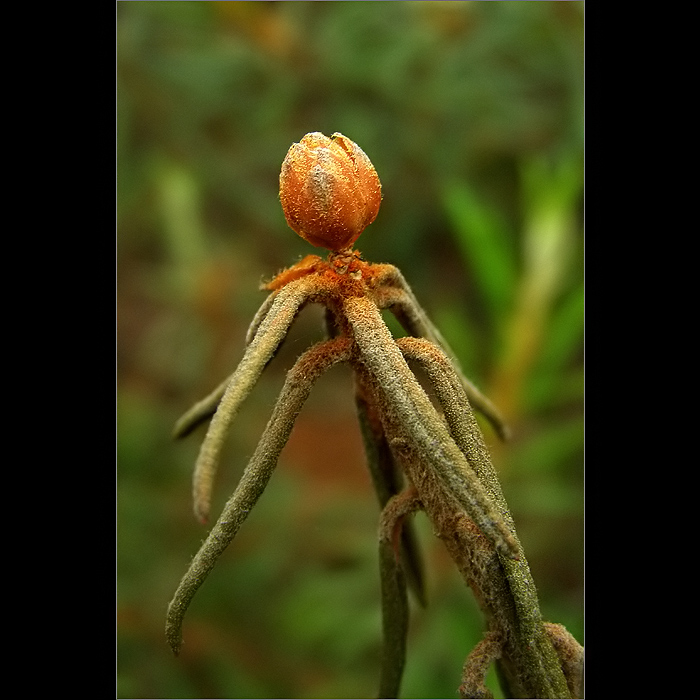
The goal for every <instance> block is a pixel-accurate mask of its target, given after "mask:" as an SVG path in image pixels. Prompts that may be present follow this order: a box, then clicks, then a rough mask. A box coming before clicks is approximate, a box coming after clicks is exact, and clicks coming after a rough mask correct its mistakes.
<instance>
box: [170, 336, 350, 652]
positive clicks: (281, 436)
mask: <svg viewBox="0 0 700 700" xmlns="http://www.w3.org/2000/svg"><path fill="white" fill-rule="evenodd" d="M350 348H351V343H350V340H349V339H348V338H336V339H334V340H328V341H325V342H322V343H319V344H317V345H315V346H314V347H312V348H311V349H309V350H307V351H306V352H305V353H304V354H303V355H302V356H301V357H300V358H299V359H298V360H297V362H296V363H295V365H294V366H293V367H292V369H291V370H290V371H289V373H288V374H287V379H286V381H285V384H284V387H283V389H282V392H281V393H280V396H279V399H278V401H277V403H276V405H275V408H274V410H273V412H272V416H271V417H270V420H269V422H268V424H267V427H266V428H265V431H264V432H263V435H262V437H261V439H260V442H259V443H258V446H257V448H256V450H255V453H254V454H253V457H252V458H251V460H250V462H249V463H248V466H247V467H246V469H245V471H244V472H243V476H242V477H241V480H240V482H239V484H238V486H237V487H236V490H235V491H234V493H233V495H232V496H231V498H230V499H229V500H228V502H227V503H226V505H225V506H224V509H223V511H222V513H221V516H220V517H219V519H218V521H217V522H216V524H215V525H214V527H213V528H212V530H211V532H210V533H209V536H208V537H207V539H206V540H205V542H204V544H203V545H202V547H201V548H200V550H199V552H197V554H196V555H195V557H194V559H193V560H192V562H191V564H190V567H189V570H188V571H187V573H186V574H185V576H184V577H183V579H182V581H181V582H180V585H179V586H178V588H177V590H176V592H175V595H174V597H173V599H172V601H171V602H170V605H169V606H168V614H167V620H166V628H165V630H166V637H167V640H168V643H169V644H170V647H171V648H172V650H173V652H174V653H175V654H178V653H179V651H180V647H181V645H182V620H183V618H184V615H185V613H186V611H187V608H188V606H189V604H190V601H191V600H192V598H193V596H194V594H195V593H196V592H197V589H198V588H199V587H200V586H201V585H202V583H203V582H204V580H205V579H206V577H207V575H208V574H209V572H210V571H211V570H212V569H213V568H214V565H215V564H216V561H217V559H218V558H219V556H220V555H221V554H222V552H223V551H224V550H225V549H226V547H228V545H229V544H230V543H231V542H232V541H233V539H234V537H235V536H236V534H237V533H238V530H239V528H240V527H241V525H242V524H243V522H244V521H245V519H246V518H247V517H248V513H250V511H251V509H252V508H253V506H254V505H255V504H256V503H257V501H258V498H259V497H260V495H261V494H262V492H263V491H264V490H265V487H266V486H267V483H268V481H269V479H270V477H271V476H272V472H273V471H274V468H275V466H276V465H277V460H278V458H279V454H280V452H281V451H282V448H283V447H284V446H285V444H286V443H287V440H288V439H289V435H290V434H291V431H292V428H293V426H294V422H295V420H296V417H297V415H298V414H299V411H300V410H301V407H302V405H303V404H304V402H305V401H306V399H307V397H308V395H309V392H310V391H311V388H312V386H313V384H314V382H315V381H316V380H317V379H318V378H319V377H320V376H321V375H322V374H323V373H324V372H325V371H326V370H328V369H330V368H331V367H332V366H333V365H335V364H336V363H338V362H343V361H347V360H348V358H349V355H350Z"/></svg>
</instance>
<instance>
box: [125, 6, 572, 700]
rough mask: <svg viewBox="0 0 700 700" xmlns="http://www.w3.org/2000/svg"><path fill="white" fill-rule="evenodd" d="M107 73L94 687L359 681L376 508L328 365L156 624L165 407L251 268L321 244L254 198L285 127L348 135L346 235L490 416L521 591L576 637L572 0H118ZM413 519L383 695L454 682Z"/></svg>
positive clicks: (217, 354)
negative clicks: (179, 596) (391, 282)
mask: <svg viewBox="0 0 700 700" xmlns="http://www.w3.org/2000/svg"><path fill="white" fill-rule="evenodd" d="M117 96H118V102H117V156H118V171H117V174H118V183H117V184H118V197H117V217H118V221H117V223H118V230H117V261H118V266H117V282H118V287H117V293H118V298H117V322H118V341H117V351H118V353H117V354H118V357H117V359H118V365H117V370H118V405H117V408H118V424H117V437H118V482H117V487H118V501H117V508H118V512H117V515H118V519H117V524H118V540H117V546H118V581H117V605H118V610H117V623H118V625H117V643H118V655H117V665H118V668H117V671H118V687H117V695H118V697H120V698H205V697H210V698H242V697H248V698H277V697H287V698H295V697H296V698H350V697H354V698H362V697H374V695H375V693H376V683H377V678H378V668H379V658H378V657H379V648H380V647H379V645H380V634H381V633H380V625H381V621H380V610H379V581H378V574H377V553H376V526H377V517H378V508H377V505H376V501H375V498H374V495H373V493H372V491H371V486H370V481H369V477H368V475H367V474H366V469H365V467H364V463H363V455H362V449H361V445H360V437H359V431H358V428H357V424H356V420H355V416H354V407H353V402H352V378H351V376H350V374H349V372H348V370H347V368H345V367H340V368H336V369H334V370H332V371H331V372H330V373H329V374H328V375H327V376H325V377H323V378H322V380H321V381H320V382H319V384H318V385H317V386H316V387H315V389H314V391H313V393H312V395H311V398H310V400H309V402H308V404H307V405H306V406H305V408H304V410H303V412H302V414H301V415H300V417H299V420H298V423H297V426H296V428H295V430H294V433H293V436H292V439H291V440H290V443H289V444H288V446H287V447H286V448H285V450H284V452H283V454H282V458H281V460H280V464H279V466H278V469H277V472H276V473H275V475H274V477H273V479H272V481H271V484H270V486H269V488H268V490H267V491H266V492H265V494H264V496H263V498H262V499H261V501H260V503H259V505H258V507H257V508H256V510H255V511H253V513H252V515H251V516H250V518H249V520H248V521H247V522H246V523H245V525H244V527H243V529H242V531H241V533H240V535H239V537H238V538H237V540H236V541H235V542H234V544H233V545H232V546H231V547H230V548H229V550H227V552H226V553H225V554H224V556H223V557H222V559H221V560H220V562H219V564H218V565H217V567H216V569H215V570H214V572H213V573H212V574H211V576H210V577H209V579H208V580H207V582H206V584H205V585H204V586H203V587H202V588H201V589H200V591H199V593H198V594H197V596H196V598H195V599H194V602H193V604H192V606H191V608H190V611H189V613H188V616H187V618H186V621H185V628H184V638H185V646H184V648H183V651H182V653H181V655H180V657H179V658H174V657H173V656H172V655H171V653H170V651H169V649H168V647H167V645H166V643H165V638H164V631H163V629H164V617H165V611H166V606H167V603H168V601H169V600H170V598H171V596H172V594H173V592H174V590H175V588H176V586H177V583H178V581H179V579H180V577H181V575H182V574H183V573H184V571H185V570H186V567H187V565H188V563H189V560H190V558H191V557H192V556H193V555H194V553H195V552H196V550H197V548H198V546H199V544H200V542H201V541H202V539H203V538H204V537H205V535H206V528H203V527H202V526H200V525H199V524H198V523H197V522H196V521H195V519H194V517H193V515H192V510H191V500H190V478H191V471H192V467H193V465H194V461H195V458H196V454H197V450H198V446H199V443H200V442H201V439H202V436H203V429H200V430H198V431H197V433H196V434H195V435H192V436H190V438H188V439H187V440H185V441H183V442H179V443H173V442H172V441H171V439H170V431H171V428H172V425H173V423H174V421H175V420H176V419H177V418H178V416H179V415H180V414H181V413H182V412H183V411H184V410H186V409H187V408H188V407H189V406H190V405H191V403H193V402H194V401H195V400H198V399H199V398H201V397H202V396H204V395H205V394H207V393H208V392H209V391H210V390H211V389H212V388H213V387H214V386H216V385H217V384H218V383H219V382H220V381H221V380H222V379H223V377H225V376H227V375H228V374H229V373H230V372H231V371H232V370H233V369H234V367H235V365H236V364H237V362H238V361H239V359H240V357H241V355H242V352H243V339H244V336H245V331H246V328H247V325H248V323H249V321H250V319H251V318H252V316H253V314H254V312H255V310H256V309H257V307H258V305H259V304H260V303H261V302H262V300H263V298H264V293H262V292H260V291H259V289H258V287H259V284H260V282H261V281H262V280H264V279H269V278H270V277H271V276H272V275H274V274H275V273H276V272H277V271H279V270H280V269H281V268H283V267H286V266H288V265H290V264H292V263H294V262H295V261H296V260H298V259H299V258H300V257H302V256H303V255H306V254H308V253H321V254H323V252H322V251H319V250H318V249H314V248H311V247H310V246H309V245H308V244H306V243H305V242H304V241H302V240H301V239H300V238H298V237H297V236H295V235H294V234H293V233H292V231H291V230H290V229H289V228H288V227H287V225H286V223H285V221H284V218H283V216H282V213H281V209H280V206H279V200H278V196H277V191H278V175H279V169H280V165H281V163H282V160H283V158H284V156H285V154H286V152H287V149H288V148H289V146H290V145H291V144H292V143H293V142H295V141H299V139H300V138H301V137H302V136H303V135H304V134H305V133H307V132H309V131H322V132H324V133H326V134H331V133H333V132H334V131H340V132H342V133H343V134H345V135H346V136H348V137H350V138H351V139H353V140H354V141H356V142H357V143H358V144H359V145H360V146H361V147H362V148H363V149H364V150H365V151H366V153H367V154H368V155H369V157H370V158H371V160H372V161H373V163H374V165H375V167H376V169H377V171H378V173H379V176H380V178H381V181H382V185H383V193H384V201H383V204H382V208H381V210H380V212H379V216H378V218H377V220H376V222H375V223H374V224H373V225H372V226H371V227H370V228H369V229H368V230H367V231H365V233H364V234H363V236H362V237H361V238H360V240H359V242H358V244H359V245H358V247H359V248H360V250H361V251H362V252H363V254H364V256H365V258H366V259H368V260H371V261H374V262H390V263H393V264H396V265H398V266H399V267H400V268H401V269H402V271H403V272H404V274H405V276H406V278H407V279H408V280H409V282H410V283H411V285H412V286H413V288H414V291H415V293H416V295H417V296H418V298H419V300H420V301H421V303H422V304H423V306H424V307H425V308H426V309H427V310H428V312H429V313H430V315H431V316H432V318H433V320H434V321H435V322H436V324H437V325H438V327H439V328H440V329H441V330H442V332H443V334H444V335H445V336H446V338H447V340H448V341H449V343H450V344H451V345H452V346H453V348H454V350H455V351H456V353H457V355H458V356H459V358H460V360H461V362H462V364H463V367H464V369H465V371H466V373H467V374H468V375H469V376H470V377H471V378H472V379H473V380H474V381H476V383H477V384H478V385H480V386H481V388H482V389H483V390H484V391H485V392H486V393H487V394H488V395H490V397H491V398H492V399H493V400H494V401H495V402H496V403H497V404H498V405H499V406H500V407H501V409H502V410H503V412H504V413H505V414H506V415H507V417H508V420H509V422H510V424H511V427H512V429H513V432H514V438H513V440H512V441H511V442H510V443H509V444H507V445H501V444H499V443H498V442H497V440H496V438H495V436H494V434H493V432H492V431H490V429H489V428H488V426H485V427H484V432H485V436H486V439H487V442H488V443H489V444H490V446H491V447H492V449H493V454H494V461H495V464H496V467H497V469H498V470H499V472H500V474H501V476H502V481H503V488H504V491H505V495H506V498H507V500H508V501H509V504H510V506H511V509H512V511H513V514H514V517H515V521H516V525H517V527H518V532H519V535H520V538H521V540H522V541H523V544H524V546H525V551H526V552H527V554H528V559H529V562H530V565H531V568H532V571H533V575H534V578H535V582H536V584H537V586H538V590H539V592H540V598H541V606H542V612H543V615H544V617H545V619H548V620H551V621H554V622H560V623H563V624H565V625H566V626H567V627H568V629H569V630H570V631H571V632H572V633H573V634H574V635H575V636H576V637H577V639H578V640H579V641H580V642H582V643H583V641H584V640H583V444H584V441H583V434H584V428H583V388H584V386H583V306H584V294H583V227H582V221H583V215H582V212H583V194H582V191H583V2H279V3H277V2H253V3H249V2H118V3H117ZM319 318H320V314H319V312H318V309H315V308H309V309H307V310H305V312H304V313H303V314H302V315H301V316H300V318H299V319H298V321H297V324H296V325H295V327H294V330H293V332H292V333H291V335H290V337H289V339H288V341H287V342H286V343H285V345H284V347H283V350H282V351H281V352H280V354H279V355H278V356H277V357H276V359H275V360H274V362H273V363H272V364H271V365H270V366H269V367H268V369H267V370H266V372H265V375H264V377H263V379H262V381H261V382H260V384H259V385H258V387H257V388H256V389H255V391H254V392H253V394H252V396H251V397H250V398H249V400H248V401H247V403H246V404H245V406H244V408H243V410H242V411H241V413H240V415H239V417H238V419H237V421H236V422H235V424H234V427H233V430H232V432H231V435H230V439H229V441H228V444H227V447H226V452H225V456H224V459H223V463H222V469H221V473H220V475H219V477H218V480H217V484H216V493H215V500H214V503H213V513H214V515H216V513H218V512H219V510H220V508H221V506H222V505H223V503H224V501H225V500H226V498H227V497H228V495H229V494H230V493H231V492H232V490H233V489H234V487H235V485H236V482H237V480H238V478H239V476H240V474H241V472H242V470H243V468H244V467H245V464H246V461H247V459H248V458H249V457H250V455H251V454H252V452H253V450H254V448H255V444H256V442H257V440H258V438H259V436H260V433H261V431H262V429H263V427H264V425H265V423H266V422H267V419H268V417H269V414H270V411H271V408H272V405H273V403H274V400H275V397H276V395H277V393H278V392H279V389H280V387H281V384H282V381H283V378H284V373H285V372H286V370H287V369H288V368H289V367H290V366H291V364H292V363H293V362H294V359H295V357H296V356H297V355H298V354H299V353H300V352H301V351H303V350H304V349H305V348H306V347H308V346H309V345H310V344H311V343H312V342H313V341H314V340H316V339H317V338H318V337H320V324H319ZM416 525H417V527H418V529H419V533H420V536H421V539H422V542H423V544H424V548H425V551H426V563H427V567H428V585H429V605H428V607H427V608H426V609H420V608H418V607H417V606H416V607H415V608H414V609H413V612H412V621H411V631H410V639H409V652H408V663H407V669H406V674H405V680H404V684H403V689H402V696H403V697H406V698H426V697H431V698H456V697H457V687H458V685H459V682H460V671H461V667H462V663H463V661H464V658H465V657H466V655H467V653H468V652H469V651H470V649H471V648H472V647H473V645H474V644H475V643H476V642H477V641H478V640H479V638H480V635H481V633H482V631H483V630H482V625H483V623H482V618H481V615H480V613H479V611H478V608H477V607H476V604H475V603H474V601H473V598H472V595H471V592H470V591H469V590H468V589H467V588H466V587H465V586H464V584H463V583H462V581H461V579H460V578H459V576H458V574H457V573H456V571H455V570H454V567H453V566H452V564H451V562H450V560H449V559H448V558H447V557H446V555H445V553H444V551H443V549H442V546H441V544H440V543H439V542H438V541H437V540H436V538H434V537H433V536H432V534H431V530H430V526H429V524H428V523H427V522H426V520H425V518H424V516H422V515H420V514H419V515H418V516H417V518H416ZM491 683H492V687H493V689H494V692H495V693H496V697H502V695H501V694H500V689H499V688H498V685H497V683H496V681H495V679H494V674H493V673H492V674H491Z"/></svg>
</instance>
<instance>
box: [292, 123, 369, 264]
mask: <svg viewBox="0 0 700 700" xmlns="http://www.w3.org/2000/svg"><path fill="white" fill-rule="evenodd" d="M280 201H281V203H282V211H283V212H284V216H285V218H286V219H287V223H288V224H289V225H290V227H291V228H292V230H293V231H294V232H295V233H298V234H299V235H300V236H301V237H302V238H303V239H304V240H306V241H308V242H309V243H311V245H314V246H317V247H320V248H327V249H328V250H332V251H335V252H337V251H341V250H346V249H348V248H350V247H351V246H352V244H353V243H354V242H355V241H356V240H357V238H358V236H359V235H360V234H361V233H362V231H363V230H364V229H365V228H366V227H367V226H369V224H371V223H372V222H373V221H374V220H375V218H376V217H377V213H378V212H379V205H380V204H381V202H382V185H381V183H380V182H379V176H378V175H377V171H376V170H375V169H374V166H373V165H372V163H371V161H370V159H369V158H368V157H367V156H366V155H365V152H364V151H363V150H362V149H361V148H360V147H359V146H358V145H357V144H356V143H354V142H353V141H351V140H350V139H349V138H347V137H345V136H343V135H342V134H333V136H331V137H330V138H328V137H327V136H324V135H323V134H321V133H319V132H314V133H312V134H306V136H304V138H303V139H302V140H301V142H300V143H295V144H292V147H291V148H290V149H289V151H288V153H287V156H286V157H285V159H284V162H283V163H282V172H281V173H280Z"/></svg>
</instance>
